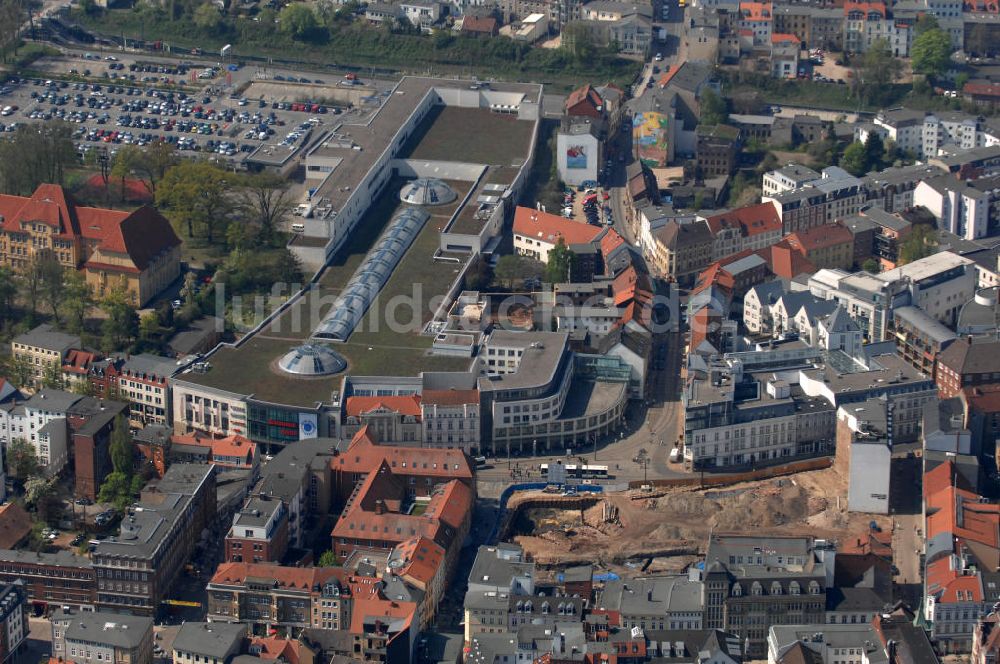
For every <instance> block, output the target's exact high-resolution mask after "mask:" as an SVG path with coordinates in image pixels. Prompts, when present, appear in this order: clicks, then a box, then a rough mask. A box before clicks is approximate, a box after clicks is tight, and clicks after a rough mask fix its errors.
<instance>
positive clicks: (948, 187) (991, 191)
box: [913, 175, 1000, 240]
mask: <svg viewBox="0 0 1000 664" xmlns="http://www.w3.org/2000/svg"><path fill="white" fill-rule="evenodd" d="M913 203H914V205H920V206H923V207H925V208H927V209H928V210H930V211H931V213H932V214H933V215H934V216H935V217H936V218H937V219H938V222H939V227H941V228H943V229H945V230H947V231H949V232H951V233H954V234H955V235H957V236H959V237H961V238H964V239H966V240H976V239H979V238H983V237H986V236H988V235H993V234H994V233H995V232H996V230H997V228H998V226H1000V176H992V177H984V178H980V179H977V180H956V179H955V178H954V177H952V176H950V175H941V176H938V177H936V178H931V179H928V180H924V181H923V182H921V183H920V184H918V185H917V187H916V189H915V190H914V192H913Z"/></svg>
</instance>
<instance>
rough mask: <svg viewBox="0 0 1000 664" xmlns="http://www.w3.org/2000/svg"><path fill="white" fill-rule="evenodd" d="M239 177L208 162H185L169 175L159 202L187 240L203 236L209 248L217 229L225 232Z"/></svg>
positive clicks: (164, 181) (167, 172)
mask: <svg viewBox="0 0 1000 664" xmlns="http://www.w3.org/2000/svg"><path fill="white" fill-rule="evenodd" d="M234 177H236V176H234V175H232V174H229V173H226V172H225V171H224V170H222V169H221V168H219V167H218V166H215V165H213V164H210V163H208V162H205V161H194V160H187V159H185V160H183V161H181V162H180V163H178V164H177V165H176V166H173V167H171V168H170V169H168V170H167V171H166V174H165V175H164V177H163V180H162V181H161V182H160V186H159V188H158V189H157V191H156V200H157V203H159V204H160V205H161V206H162V207H163V208H164V211H165V212H166V213H167V215H168V216H169V217H170V218H171V219H172V220H173V221H174V223H175V224H178V225H179V226H180V227H181V228H186V229H187V235H188V237H191V238H193V237H194V236H195V229H196V228H197V229H198V230H199V231H202V230H203V232H204V234H205V238H206V240H207V241H208V243H209V244H212V243H214V242H215V240H216V232H217V231H218V229H221V228H226V227H227V226H228V225H229V219H230V216H231V214H232V211H233V207H234V204H233V199H232V196H231V195H230V184H231V181H232V178H234Z"/></svg>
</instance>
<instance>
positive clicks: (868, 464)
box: [835, 398, 893, 514]
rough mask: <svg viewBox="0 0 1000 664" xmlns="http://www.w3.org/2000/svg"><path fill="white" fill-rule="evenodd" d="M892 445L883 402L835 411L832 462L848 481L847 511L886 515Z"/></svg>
mask: <svg viewBox="0 0 1000 664" xmlns="http://www.w3.org/2000/svg"><path fill="white" fill-rule="evenodd" d="M892 442H893V441H892V409H891V408H890V407H889V404H888V402H887V401H885V400H884V399H879V398H876V399H869V400H867V401H865V402H863V403H861V404H858V403H851V404H846V405H843V406H841V407H840V408H838V409H837V455H836V457H835V459H836V468H837V469H838V471H839V472H840V474H841V476H842V477H847V478H848V485H847V509H848V511H850V512H865V513H871V514H888V513H889V474H890V468H889V466H890V462H891V458H892Z"/></svg>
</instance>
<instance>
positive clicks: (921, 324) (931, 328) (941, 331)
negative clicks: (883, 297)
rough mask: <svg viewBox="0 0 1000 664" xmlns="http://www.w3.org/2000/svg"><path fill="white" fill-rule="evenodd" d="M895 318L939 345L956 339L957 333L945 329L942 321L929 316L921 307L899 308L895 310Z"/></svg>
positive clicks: (893, 312)
mask: <svg viewBox="0 0 1000 664" xmlns="http://www.w3.org/2000/svg"><path fill="white" fill-rule="evenodd" d="M892 315H893V317H894V318H898V319H899V320H901V321H903V322H905V323H906V324H907V325H909V326H910V327H912V328H914V329H916V330H919V331H920V332H921V333H923V334H925V335H927V336H928V337H929V338H931V339H933V340H934V341H936V342H937V343H938V344H944V343H946V342H948V341H951V340H952V339H954V338H955V333H954V332H952V331H951V330H949V329H948V328H947V327H945V326H944V325H943V324H942V323H941V322H940V321H938V320H937V319H936V318H934V317H932V316H928V315H927V313H926V312H924V310H923V309H921V308H920V307H911V306H906V307H899V308H897V309H893V311H892Z"/></svg>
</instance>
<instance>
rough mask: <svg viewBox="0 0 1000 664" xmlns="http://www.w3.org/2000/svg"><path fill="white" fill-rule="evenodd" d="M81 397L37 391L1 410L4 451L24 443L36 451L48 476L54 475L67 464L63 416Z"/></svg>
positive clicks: (67, 393)
mask: <svg viewBox="0 0 1000 664" xmlns="http://www.w3.org/2000/svg"><path fill="white" fill-rule="evenodd" d="M81 398H82V397H81V396H80V395H78V394H72V393H70V392H63V391H61V390H39V391H38V392H36V393H35V394H34V395H33V396H32V397H31V398H30V399H28V400H27V401H25V402H24V403H20V404H13V403H10V404H5V405H4V406H3V407H0V441H2V443H3V447H4V449H5V450H6V449H7V448H8V447H9V446H10V444H11V443H12V442H13V441H16V440H23V441H25V442H27V443H28V444H29V445H31V446H32V447H33V448H34V449H35V456H36V457H37V458H38V463H39V464H40V465H41V466H42V467H43V468H44V469H45V473H46V474H47V475H50V476H52V475H55V474H57V473H58V472H59V471H61V470H62V469H63V467H64V466H65V465H66V463H67V462H68V461H69V449H68V438H69V425H68V424H67V422H66V412H67V410H69V408H70V406H72V405H73V404H75V403H76V402H77V401H79V400H80V399H81Z"/></svg>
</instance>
